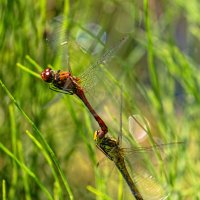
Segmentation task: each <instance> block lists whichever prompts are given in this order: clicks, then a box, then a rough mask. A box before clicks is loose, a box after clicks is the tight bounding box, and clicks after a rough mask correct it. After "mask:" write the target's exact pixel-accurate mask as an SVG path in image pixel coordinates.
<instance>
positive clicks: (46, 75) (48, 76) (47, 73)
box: [41, 67, 54, 83]
mask: <svg viewBox="0 0 200 200" xmlns="http://www.w3.org/2000/svg"><path fill="white" fill-rule="evenodd" d="M41 77H42V80H44V81H45V82H47V83H51V82H52V81H53V78H54V72H53V70H52V69H51V68H49V67H48V68H46V69H45V70H44V71H43V72H42V73H41Z"/></svg>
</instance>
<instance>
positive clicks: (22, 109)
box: [0, 0, 200, 200]
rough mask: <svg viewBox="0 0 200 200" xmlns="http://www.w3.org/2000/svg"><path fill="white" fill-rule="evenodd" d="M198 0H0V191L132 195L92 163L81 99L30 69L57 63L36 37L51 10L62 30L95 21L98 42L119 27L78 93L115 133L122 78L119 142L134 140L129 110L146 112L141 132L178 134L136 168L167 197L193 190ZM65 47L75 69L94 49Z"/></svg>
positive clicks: (88, 120)
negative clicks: (97, 69) (162, 152)
mask: <svg viewBox="0 0 200 200" xmlns="http://www.w3.org/2000/svg"><path fill="white" fill-rule="evenodd" d="M198 8H199V3H198V2H197V1H195V0H192V1H190V2H186V1H180V0H175V1H164V2H157V1H151V4H150V2H149V1H148V0H144V1H138V2H131V1H126V2H122V1H108V2H105V1H91V0H86V1H84V2H81V1H74V2H69V1H64V2H62V1H57V2H55V3H52V2H48V1H45V0H43V1H38V2H33V1H22V0H19V1H17V2H12V3H11V2H10V1H5V0H2V1H1V6H0V13H1V14H0V20H1V22H2V23H1V24H0V47H1V48H0V80H1V81H0V83H1V87H0V97H1V98H0V138H1V139H0V154H1V157H0V163H1V164H0V183H1V191H2V192H1V193H0V194H1V195H0V198H2V199H5V200H6V199H16V196H17V197H19V198H20V199H28V200H29V199H87V200H88V199H98V200H101V199H119V200H120V199H132V196H131V194H130V191H129V189H128V187H127V185H126V183H125V182H124V181H123V179H122V177H121V176H120V175H119V173H118V172H117V170H116V169H115V168H114V165H112V163H110V162H108V163H107V162H105V163H104V161H103V162H102V163H100V165H99V166H97V163H98V161H99V160H101V157H103V155H102V154H101V152H99V151H98V150H96V147H95V144H94V141H93V133H94V131H95V130H96V129H98V126H97V124H96V122H95V121H94V119H93V118H92V117H91V116H90V114H89V112H88V111H87V109H86V108H85V107H84V105H83V104H82V102H80V101H79V99H77V98H76V97H75V96H71V95H60V96H59V94H58V93H55V92H53V91H51V90H49V88H48V85H47V84H46V83H44V82H43V81H42V80H41V78H40V72H41V71H42V70H43V69H44V68H45V67H47V65H49V64H50V65H52V66H53V68H54V69H60V68H62V69H63V70H67V66H66V67H65V68H63V67H64V66H63V63H62V59H61V56H60V55H59V54H60V52H61V51H62V49H56V50H55V49H54V48H53V47H51V46H50V45H49V44H47V43H46V41H45V40H44V35H45V31H47V30H46V28H45V27H46V26H45V25H46V22H47V21H49V20H50V19H52V18H53V17H55V16H62V17H63V18H64V19H66V20H65V23H64V24H62V26H63V27H68V28H67V30H68V32H69V33H71V35H70V38H72V39H76V32H77V31H78V30H80V29H81V30H82V29H83V27H84V24H86V23H90V22H93V23H97V24H100V25H101V26H102V27H103V29H104V30H105V31H106V33H107V41H106V44H105V47H106V48H105V49H109V47H111V46H113V45H115V44H116V43H117V41H119V40H120V38H121V37H123V36H124V35H126V34H128V35H129V39H128V41H127V42H126V43H125V44H124V45H123V47H122V48H121V50H120V51H118V52H117V53H116V56H115V57H114V59H113V60H112V61H111V62H109V64H108V65H107V66H106V69H105V70H104V73H105V77H104V76H103V77H101V79H100V82H99V83H98V84H97V85H96V87H94V90H95V92H94V93H91V94H90V96H88V97H89V98H90V99H91V102H94V106H95V104H96V105H97V106H96V107H95V108H97V110H98V113H99V114H100V115H101V117H102V118H103V119H105V121H106V123H107V124H108V127H109V130H110V131H109V134H110V135H112V136H113V137H115V138H117V134H118V132H119V129H120V127H119V110H120V103H119V102H120V98H119V86H120V85H121V84H122V85H123V111H122V113H123V133H124V137H123V141H124V142H123V145H125V147H126V145H127V143H131V144H130V145H128V146H131V145H136V143H137V141H133V137H131V136H130V134H129V131H128V117H129V116H130V115H133V114H140V115H142V116H143V117H144V118H146V119H147V120H148V121H149V123H150V132H151V134H152V135H153V136H156V137H157V138H158V139H159V140H161V141H162V142H163V143H170V142H177V141H180V142H184V145H180V146H179V145H177V146H179V147H177V146H176V147H174V148H168V149H167V153H166V157H165V159H164V162H163V163H162V162H160V161H159V166H154V165H152V162H151V157H150V156H148V155H147V156H146V157H145V158H144V160H145V163H146V168H148V169H149V170H150V171H151V172H152V174H153V175H154V177H155V178H156V179H157V180H158V181H159V183H162V184H164V189H165V190H166V193H167V194H168V195H169V197H168V198H169V199H198V198H200V193H199V191H200V190H199V189H200V182H199V177H200V174H199V170H198V169H199V167H200V162H199V142H200V139H199V130H200V121H199V117H200V114H199V113H200V112H199V104H200V95H199V89H200V85H199V81H200V79H199V74H200V70H199V67H198V66H199V61H200V60H199V45H198V44H199V39H200V38H199V35H200V29H199V22H200V18H199V15H198V10H199V9H198ZM127 16H128V19H127ZM97 40H98V39H97ZM104 51H105V50H104ZM69 53H70V64H71V67H72V70H73V73H74V75H75V76H78V75H79V74H80V73H81V72H83V71H84V70H85V69H87V67H88V65H89V63H91V62H95V60H97V58H98V57H99V56H100V54H101V53H99V54H98V55H94V56H90V55H89V54H85V53H83V52H82V51H81V50H80V49H78V48H75V47H74V48H72V49H71V50H70V52H69ZM64 65H65V64H64ZM104 90H105V91H104ZM92 96H93V97H92ZM149 143H151V141H149ZM155 155H156V154H154V157H156V156H155ZM133 157H134V156H133ZM136 157H137V155H136ZM138 157H139V156H138ZM104 160H106V159H105V158H104ZM138 163H139V162H138ZM136 165H137V163H136ZM164 170H165V173H164V172H163V171H164ZM144 185H145V183H144Z"/></svg>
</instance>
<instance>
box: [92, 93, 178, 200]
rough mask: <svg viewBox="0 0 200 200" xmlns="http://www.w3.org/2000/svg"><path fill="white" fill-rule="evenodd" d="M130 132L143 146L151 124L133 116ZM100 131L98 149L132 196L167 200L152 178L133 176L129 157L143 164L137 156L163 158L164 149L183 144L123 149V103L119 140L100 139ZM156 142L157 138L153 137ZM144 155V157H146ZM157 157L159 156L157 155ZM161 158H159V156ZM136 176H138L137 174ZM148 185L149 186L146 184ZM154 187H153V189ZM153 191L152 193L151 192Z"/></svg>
mask: <svg viewBox="0 0 200 200" xmlns="http://www.w3.org/2000/svg"><path fill="white" fill-rule="evenodd" d="M121 102H122V94H121ZM128 122H129V123H128V126H129V127H128V130H129V132H130V133H131V135H132V136H133V137H134V139H135V140H136V141H138V143H140V144H142V143H144V141H145V140H147V137H148V135H149V134H150V133H149V131H150V124H149V122H148V120H147V119H145V118H144V117H142V116H140V115H131V116H129V119H128ZM98 134H99V131H98V130H97V131H95V133H94V141H95V143H96V146H97V148H98V149H99V150H100V151H101V152H103V154H105V155H106V157H107V158H108V159H109V160H111V161H112V162H114V164H115V166H116V167H117V169H118V170H119V171H120V173H121V174H122V177H123V178H124V180H125V181H126V183H127V185H128V186H129V188H130V190H131V193H132V195H133V196H134V198H135V199H136V200H143V199H151V200H152V199H154V200H155V199H165V198H167V196H168V195H167V194H166V193H165V191H164V190H163V188H162V187H161V186H160V185H159V184H158V183H155V182H153V180H152V176H148V177H147V178H142V175H141V176H136V177H134V176H132V177H131V175H130V173H129V170H128V167H127V165H128V162H127V155H128V154H134V157H135V158H134V159H136V157H137V159H138V160H137V159H136V160H137V162H138V163H139V162H141V157H140V156H141V155H139V157H138V156H136V154H137V155H138V154H141V153H144V154H147V153H154V152H155V153H157V151H158V155H160V156H161V153H162V150H163V148H166V147H171V146H175V145H179V144H182V142H171V143H166V144H163V143H154V144H153V145H151V146H149V145H148V146H140V147H136V148H134V149H130V148H122V147H121V143H122V103H121V108H120V131H119V136H118V139H114V138H112V137H110V136H108V135H106V136H105V137H103V138H100V137H98ZM152 138H153V140H154V141H156V138H154V137H152ZM144 154H143V155H144ZM156 155H157V154H156ZM158 157H159V156H158ZM162 159H163V158H162V156H161V157H159V160H162ZM137 167H138V166H135V167H134V166H133V173H135V172H136V171H137V169H136V168H137ZM145 168H146V165H145ZM140 174H144V172H143V171H142V172H140ZM135 175H136V174H135ZM146 183H147V184H146ZM145 184H146V186H145V188H142V186H141V185H145ZM151 186H152V187H151ZM150 191H152V193H151V192H150Z"/></svg>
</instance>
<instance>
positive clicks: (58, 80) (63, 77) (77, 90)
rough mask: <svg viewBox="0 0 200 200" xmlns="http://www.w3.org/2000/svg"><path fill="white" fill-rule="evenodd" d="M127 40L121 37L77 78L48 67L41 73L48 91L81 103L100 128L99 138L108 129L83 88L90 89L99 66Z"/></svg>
mask: <svg viewBox="0 0 200 200" xmlns="http://www.w3.org/2000/svg"><path fill="white" fill-rule="evenodd" d="M127 39H128V36H125V37H123V38H122V39H121V40H120V41H119V43H118V44H117V45H116V46H114V47H113V48H111V49H110V50H108V51H106V52H105V54H104V55H103V56H102V57H101V58H100V59H99V60H98V61H97V62H96V63H94V64H93V65H91V67H89V68H88V69H87V70H86V71H85V72H84V73H83V74H82V75H80V76H79V77H76V76H73V75H72V72H71V70H70V69H69V71H68V72H66V71H61V70H58V71H54V70H52V69H51V68H49V67H48V68H46V69H45V70H44V71H43V72H42V73H41V77H42V79H43V80H44V81H45V82H47V83H50V89H52V90H54V91H57V92H61V93H65V94H70V95H73V94H75V95H77V96H78V97H79V98H80V99H81V100H82V101H83V103H84V104H85V105H86V107H87V108H88V109H89V111H90V113H91V114H92V115H93V117H94V118H95V120H96V121H97V122H98V124H99V126H100V128H101V130H99V131H98V137H99V138H103V137H104V136H105V134H106V133H107V132H108V127H107V126H106V124H105V122H104V121H103V119H102V118H101V117H100V116H99V115H98V114H97V112H96V111H95V110H94V109H93V107H92V106H91V104H90V103H89V101H88V100H87V98H86V96H85V92H84V89H85V88H84V87H83V86H84V85H86V86H87V85H89V87H91V83H92V81H93V80H94V79H95V78H94V74H95V72H96V71H98V70H99V68H100V67H101V65H104V64H106V62H107V61H108V60H109V59H110V58H111V57H112V56H113V55H114V54H115V52H116V51H117V50H118V49H119V48H120V47H121V46H122V45H123V44H124V43H125V41H126V40H127Z"/></svg>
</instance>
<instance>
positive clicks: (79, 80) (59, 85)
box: [41, 37, 172, 200]
mask: <svg viewBox="0 0 200 200" xmlns="http://www.w3.org/2000/svg"><path fill="white" fill-rule="evenodd" d="M127 39H128V37H123V38H122V39H121V40H120V42H119V43H118V44H117V45H116V46H114V47H113V48H112V49H110V50H109V51H107V52H106V53H105V54H104V55H103V56H102V57H101V58H100V59H99V60H98V61H97V62H96V63H95V64H93V65H91V66H90V67H89V68H88V69H87V70H86V71H85V72H84V73H83V74H82V75H80V76H78V77H76V76H73V74H72V71H71V69H69V71H67V72H65V71H60V70H58V71H54V70H52V69H51V68H49V67H48V68H46V69H45V70H44V71H43V72H42V73H41V77H42V79H43V80H44V81H45V82H47V83H49V84H50V89H52V90H54V91H57V92H61V93H66V94H70V95H73V94H75V95H76V96H78V97H79V98H80V99H81V100H82V102H83V103H84V104H85V106H86V107H87V108H88V110H89V111H90V113H91V114H92V116H93V117H94V119H95V120H96V121H97V123H98V124H99V127H100V129H99V130H97V131H96V132H95V134H94V139H95V141H96V145H97V147H98V148H99V149H100V150H101V151H102V152H103V153H104V154H105V155H106V156H107V157H108V158H109V159H110V160H112V161H113V162H114V163H115V165H116V167H117V168H118V170H119V171H120V172H121V174H122V176H123V178H124V179H125V180H126V182H127V184H128V186H129V188H130V190H131V192H132V194H133V196H134V197H135V198H136V199H139V200H142V199H144V197H143V195H142V194H141V192H140V191H139V190H138V184H139V183H137V182H135V181H133V179H132V178H131V176H130V175H129V172H128V170H127V167H126V164H125V157H124V155H125V151H124V150H123V149H122V148H121V147H120V145H121V144H120V141H119V140H115V139H113V138H110V137H108V136H107V135H106V134H107V133H108V127H107V125H106V124H105V122H104V121H103V119H102V118H101V117H100V116H99V115H98V114H97V112H96V111H95V110H94V108H93V107H92V105H91V104H90V103H89V101H88V99H87V98H86V96H85V90H87V88H85V86H86V85H88V84H87V82H88V81H89V82H90V83H91V79H92V80H94V79H95V76H96V75H97V74H98V73H97V71H98V68H99V67H101V66H102V65H105V64H106V62H107V61H108V60H110V57H112V56H113V55H114V54H115V53H116V51H117V50H118V49H119V48H120V47H121V46H122V45H123V44H124V43H125V42H126V41H127ZM133 124H134V126H138V125H139V126H140V131H141V130H142V132H143V134H144V133H145V134H146V135H147V132H148V131H147V130H146V129H145V128H142V127H141V124H140V122H139V121H138V120H137V118H136V117H135V116H130V119H129V130H130V129H131V127H132V126H133ZM131 132H132V131H131ZM121 133H122V131H121ZM119 138H120V137H119ZM171 144H172V143H171ZM171 144H161V145H159V144H158V145H154V146H152V147H141V148H138V149H135V150H133V152H139V151H142V152H144V151H149V150H153V149H155V148H163V147H164V146H166V145H167V146H168V145H171ZM156 187H158V188H159V189H158V188H157V190H156V191H157V194H156V195H155V196H154V197H156V198H154V197H153V196H152V197H153V198H150V199H164V198H165V197H166V194H164V193H163V191H162V190H161V189H160V186H158V185H157V186H156Z"/></svg>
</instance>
